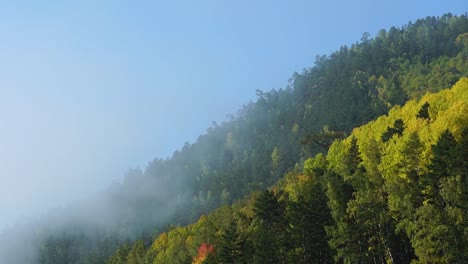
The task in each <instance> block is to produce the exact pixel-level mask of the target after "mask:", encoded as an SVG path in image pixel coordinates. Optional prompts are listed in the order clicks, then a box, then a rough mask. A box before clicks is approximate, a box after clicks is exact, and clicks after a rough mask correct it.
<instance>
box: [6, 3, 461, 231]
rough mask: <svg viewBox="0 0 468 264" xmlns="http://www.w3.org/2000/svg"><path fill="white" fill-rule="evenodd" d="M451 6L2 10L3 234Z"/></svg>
mask: <svg viewBox="0 0 468 264" xmlns="http://www.w3.org/2000/svg"><path fill="white" fill-rule="evenodd" d="M466 7H467V6H466V2H465V1H462V0H446V1H427V0H426V1H420V0H416V1H400V0H398V1H387V2H382V1H370V0H366V1H357V0H356V1H336V0H331V1H298V0H288V1H252V0H251V1H243V0H241V1H220V0H217V1H214V0H213V1H203V0H200V1H96V0H93V1H29V2H28V1H1V2H0V62H1V63H0V180H1V184H0V215H1V216H2V217H1V218H2V219H1V220H0V227H1V226H2V225H3V226H4V225H5V224H11V223H13V222H14V221H15V220H16V219H17V218H18V217H21V216H30V215H37V214H40V213H43V212H45V211H46V210H48V209H49V208H52V207H57V206H61V205H64V204H67V203H69V202H71V201H74V200H77V199H83V198H85V197H86V196H89V195H90V194H92V193H95V192H97V191H99V190H102V189H105V188H106V187H107V186H108V185H109V184H110V183H111V182H112V181H118V180H120V179H121V178H122V176H123V175H124V173H125V171H126V170H127V169H128V168H133V167H141V168H144V167H145V166H146V164H147V163H148V162H149V161H150V160H152V159H153V158H155V157H167V156H170V155H171V154H172V153H173V151H174V150H176V149H178V148H180V147H181V146H182V145H183V144H184V142H186V141H189V142H194V141H195V140H196V138H197V137H198V135H200V134H201V133H204V132H205V131H206V129H207V128H208V127H209V126H210V125H211V123H212V121H218V122H221V121H223V120H225V116H226V115H227V114H235V113H236V111H237V110H238V109H239V108H240V107H241V106H242V105H243V104H245V103H248V102H249V101H251V100H255V90H256V89H261V90H270V89H273V88H275V89H278V88H284V87H285V86H286V85H287V81H288V79H289V77H291V76H292V74H293V73H294V72H295V71H298V72H301V71H302V69H303V68H307V67H311V66H313V61H314V58H315V56H316V55H322V54H329V53H331V52H333V51H334V50H336V49H338V48H339V47H340V46H341V45H345V44H347V45H349V44H352V43H354V42H356V41H358V40H359V39H360V38H361V36H362V33H363V32H369V33H371V35H375V34H376V33H377V32H378V30H379V29H382V28H385V29H388V28H389V27H391V26H393V25H395V26H401V25H403V24H405V23H407V22H408V21H410V20H412V21H414V20H415V19H417V18H423V17H426V16H440V15H442V14H443V13H445V12H452V13H453V14H457V15H458V14H462V13H465V12H466V11H467V9H466Z"/></svg>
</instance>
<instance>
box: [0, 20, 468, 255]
mask: <svg viewBox="0 0 468 264" xmlns="http://www.w3.org/2000/svg"><path fill="white" fill-rule="evenodd" d="M466 32H468V19H467V17H466V16H454V15H451V14H445V15H443V16H441V17H427V18H425V19H419V20H417V21H415V22H414V23H409V24H407V25H405V26H403V27H401V28H397V27H392V28H390V29H388V30H380V31H379V32H378V33H377V34H376V36H375V37H373V38H371V37H370V35H369V34H364V35H363V37H362V39H361V41H359V42H356V43H355V44H353V45H351V46H349V47H348V46H343V47H341V48H340V49H339V50H337V51H336V52H334V53H332V54H330V55H329V56H317V57H316V60H315V65H314V66H313V67H312V68H309V69H304V71H303V72H302V73H294V74H293V76H292V77H291V79H290V85H289V86H288V87H285V88H284V89H279V90H271V91H268V92H264V91H260V90H258V91H257V96H258V99H257V101H256V102H250V103H248V104H246V105H245V106H243V107H242V108H241V109H240V110H239V111H238V113H236V115H232V116H230V117H229V120H227V121H224V122H222V123H221V124H215V125H213V126H212V127H210V128H208V129H207V132H206V133H205V134H203V135H200V136H199V138H198V139H197V141H196V142H194V143H186V144H185V145H184V146H183V147H182V148H181V149H180V150H177V151H175V152H174V154H173V155H172V157H171V158H170V159H165V160H162V159H155V160H153V161H151V162H150V163H149V164H148V166H147V167H146V168H145V169H144V170H143V171H141V170H131V171H129V173H128V174H127V175H126V177H125V180H124V181H123V182H122V183H116V184H114V185H112V186H111V187H109V189H108V190H107V191H106V192H104V193H102V194H99V195H97V196H96V197H93V198H91V199H89V200H88V201H84V202H83V203H81V204H77V205H74V206H71V207H70V208H65V209H62V210H57V211H55V212H51V214H50V216H49V217H47V218H45V219H43V220H41V221H38V223H36V224H34V225H33V228H32V229H31V230H30V231H28V232H26V235H25V236H24V239H26V240H25V242H24V243H22V242H20V243H18V247H17V249H6V248H2V249H0V251H2V250H7V251H6V252H5V253H4V252H2V253H4V254H0V262H2V263H3V262H5V261H6V263H104V262H106V261H107V263H187V262H188V263H190V262H191V261H193V262H194V263H195V261H198V262H197V263H219V262H221V263H265V261H266V259H268V260H272V259H275V262H276V263H314V262H315V261H317V260H319V261H318V262H322V263H332V262H334V261H336V262H340V263H341V262H343V263H358V262H362V263H367V262H374V261H376V262H381V263H383V262H388V263H392V262H393V263H409V261H411V260H417V261H419V262H420V263H425V262H440V263H454V262H456V261H457V260H459V259H465V260H466V256H465V255H463V254H464V253H463V250H462V249H463V247H464V246H466V240H463V239H464V238H466V232H467V231H466V230H465V229H464V228H466V227H464V226H463V225H462V224H463V223H465V224H466V207H464V206H466V205H465V204H464V203H465V202H466V200H467V199H466V196H464V195H465V189H463V188H466V175H465V174H466V173H465V172H466V168H465V167H466V166H465V165H466V164H465V163H466V160H463V159H460V158H457V157H466V155H465V154H466V153H463V151H465V152H466V149H467V148H464V147H463V146H465V145H466V132H463V131H465V130H464V127H466V125H467V122H466V121H467V119H466V114H465V115H462V114H460V115H457V113H467V112H468V111H467V110H468V109H467V108H466V102H467V101H468V99H467V97H466V93H464V90H465V91H466V90H467V89H468V86H467V84H466V79H463V80H462V81H460V82H459V83H458V84H457V85H456V89H455V88H454V89H452V90H450V91H451V92H449V91H446V90H444V91H443V92H441V93H440V94H437V95H426V96H425V94H426V93H428V92H432V93H435V92H439V91H442V90H443V89H446V88H449V87H451V86H453V85H454V84H455V83H456V82H457V81H459V80H460V79H461V78H462V77H467V76H468V62H467V61H468V60H467V57H468V46H467V44H466V41H465V40H466V34H465V33H466ZM450 93H452V94H450ZM421 98H423V100H422V101H415V100H418V99H421ZM456 98H458V101H455V99H456ZM408 100H413V101H410V102H409V104H408V105H407V106H405V107H404V108H401V107H400V106H401V105H403V104H405V103H406V102H408ZM463 100H464V101H463ZM426 103H427V104H426ZM390 109H392V110H390ZM389 110H390V113H389V115H388V116H384V117H380V118H379V119H377V121H372V122H371V123H370V124H369V125H366V126H364V127H362V128H359V129H356V130H355V131H354V133H353V134H352V136H350V137H346V136H347V135H350V134H351V132H352V131H353V128H355V127H358V126H361V125H363V124H366V123H368V122H370V121H371V120H374V119H376V118H377V117H379V116H381V115H383V114H386V113H387V112H388V111H389ZM444 115H445V116H446V117H444ZM448 117H450V118H452V119H449V118H448ZM442 121H444V122H442ZM446 129H448V130H447V131H446V132H442V131H445V130H446ZM363 131H365V132H363ZM421 131H422V132H421ZM439 137H440V139H439ZM343 138H346V139H343ZM335 139H342V140H339V141H336V142H335V143H333V144H332V142H333V141H334V140H335ZM330 145H331V147H330ZM431 146H432V147H431ZM329 147H330V149H329V150H328V148H329ZM327 153H328V155H326V154H327ZM460 155H461V156H460ZM312 157H315V158H312ZM464 170H465V171H464ZM464 173H465V174H464ZM397 176H398V177H397ZM272 186H275V187H273V188H271V187H272ZM268 188H269V189H268ZM459 189H460V190H461V191H458V190H459ZM265 190H266V191H265ZM252 193H253V194H252ZM251 194H252V195H251ZM403 198H404V199H403ZM231 205H232V206H231ZM413 216H414V217H415V219H414V218H412V217H413ZM192 223H195V224H192ZM188 224H192V225H189V226H186V227H178V226H184V225H188ZM18 229H21V230H24V229H23V228H18ZM12 231H14V230H12ZM9 234H11V235H10V236H14V232H11V233H7V234H6V236H7V238H6V239H8V235H9ZM445 234H448V235H445ZM440 236H445V237H444V239H443V240H435V241H434V240H433V239H430V238H431V237H432V238H433V237H440ZM21 237H22V236H21ZM21 237H20V239H19V241H21V240H22V239H21ZM31 241H32V242H31ZM134 241H138V242H134ZM203 243H205V244H203ZM30 244H33V245H32V246H31V248H33V247H34V249H35V250H34V251H33V252H34V254H33V253H31V255H29V254H8V253H9V252H21V251H22V248H21V246H22V245H25V246H26V245H30ZM15 248H16V247H15ZM25 251H28V252H29V250H27V248H26V249H25ZM439 251H443V252H439ZM4 256H7V257H8V259H5V257H4ZM30 256H32V257H30ZM203 261H205V262H203ZM210 261H211V262H210ZM460 263H461V262H460Z"/></svg>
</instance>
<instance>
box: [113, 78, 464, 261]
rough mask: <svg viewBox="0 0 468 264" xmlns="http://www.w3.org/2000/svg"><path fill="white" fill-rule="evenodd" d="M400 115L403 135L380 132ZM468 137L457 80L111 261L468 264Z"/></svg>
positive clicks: (119, 254) (397, 108)
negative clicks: (268, 183) (265, 186)
mask: <svg viewBox="0 0 468 264" xmlns="http://www.w3.org/2000/svg"><path fill="white" fill-rule="evenodd" d="M425 105H428V107H425ZM421 109H423V111H421ZM424 109H426V110H428V111H425V110H424ZM424 112H425V113H428V114H427V115H426V114H421V113H424ZM397 120H400V121H402V123H403V124H404V125H403V129H402V131H401V133H399V132H397V133H395V134H393V135H392V136H391V137H390V138H386V137H385V136H383V135H385V133H387V131H389V129H390V130H391V128H395V123H399V122H400V121H397ZM467 143H468V78H463V79H461V80H460V81H459V82H458V83H457V84H456V85H454V87H453V88H452V89H450V90H444V91H441V92H439V93H436V94H428V95H426V96H424V97H423V98H422V99H421V100H419V101H415V100H412V101H409V102H408V103H407V104H406V105H405V106H403V107H394V108H393V109H391V111H390V112H389V114H388V116H382V117H379V118H378V119H377V120H375V121H372V122H370V123H368V124H366V125H365V126H361V127H359V128H356V129H354V130H353V133H352V134H351V135H350V136H349V137H348V138H346V139H344V140H338V141H335V142H334V143H333V145H332V146H331V147H330V151H329V152H328V154H327V155H326V156H323V155H322V154H318V155H317V156H316V157H315V158H311V159H308V160H307V161H306V162H305V166H304V171H303V172H294V173H289V174H287V175H286V176H285V178H283V179H282V180H281V181H280V182H279V183H278V185H277V186H275V187H273V188H271V189H270V190H267V191H265V192H263V193H256V194H254V195H252V196H250V197H248V198H246V199H244V200H242V201H240V202H237V203H236V204H234V205H233V206H231V207H228V206H224V207H221V208H218V209H216V210H215V211H214V212H212V213H210V214H209V215H206V216H205V215H203V216H202V217H201V218H200V219H199V220H198V221H197V222H196V223H195V224H192V225H189V226H186V227H178V228H172V229H171V230H169V231H167V232H164V233H162V234H161V235H160V236H158V237H157V238H156V239H155V240H154V241H153V242H152V244H151V245H150V247H149V248H148V249H146V250H145V248H144V247H143V244H142V243H141V242H137V243H136V244H134V245H133V246H130V247H124V248H121V249H120V250H119V251H118V253H117V254H115V255H114V256H112V257H111V258H110V260H109V261H108V262H107V263H109V264H118V263H138V262H133V261H136V260H137V259H142V260H145V261H146V262H145V263H190V261H192V263H310V262H311V261H313V262H320V263H332V262H334V261H335V262H340V263H341V262H344V263H376V262H378V263H410V262H411V263H466V262H467V261H468V254H467V252H466V250H465V249H466V247H467V246H468V236H467V235H466V234H467V233H468V226H467V225H466V223H468V199H467V198H468V162H467V157H468V156H467V155H466V154H467V153H466V152H467V148H466V147H467ZM137 249H138V251H137ZM123 251H126V253H127V254H122V252H123Z"/></svg>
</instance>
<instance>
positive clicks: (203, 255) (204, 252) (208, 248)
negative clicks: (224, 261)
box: [192, 242, 214, 264]
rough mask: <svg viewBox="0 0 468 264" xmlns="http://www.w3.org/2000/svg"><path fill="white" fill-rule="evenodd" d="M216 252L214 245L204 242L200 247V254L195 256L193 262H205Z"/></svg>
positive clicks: (200, 263) (198, 263)
mask: <svg viewBox="0 0 468 264" xmlns="http://www.w3.org/2000/svg"><path fill="white" fill-rule="evenodd" d="M213 253H214V247H213V245H210V244H208V243H205V242H203V243H202V244H201V245H200V247H199V248H198V254H197V255H196V256H195V257H194V258H193V260H192V264H203V263H204V262H205V260H206V259H207V258H208V257H209V256H210V255H211V254H213Z"/></svg>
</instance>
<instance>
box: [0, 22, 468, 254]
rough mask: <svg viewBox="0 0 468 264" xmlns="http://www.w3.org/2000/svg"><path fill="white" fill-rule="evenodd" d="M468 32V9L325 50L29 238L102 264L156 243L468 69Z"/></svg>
mask: <svg viewBox="0 0 468 264" xmlns="http://www.w3.org/2000/svg"><path fill="white" fill-rule="evenodd" d="M466 32H468V19H467V17H466V16H453V15H451V14H446V15H443V16H442V17H437V18H436V17H427V18H426V19H420V20H417V21H416V22H415V23H409V24H408V25H405V26H403V27H401V28H396V27H392V28H390V29H389V30H388V31H386V30H381V31H379V33H378V34H377V35H376V37H374V38H370V37H369V35H367V34H364V35H363V38H362V39H361V41H360V42H358V43H356V44H353V45H352V46H350V47H347V46H344V47H341V48H340V49H339V50H338V51H336V52H334V53H332V54H331V55H330V56H318V57H317V59H316V61H315V66H314V67H312V68H310V69H306V70H304V72H302V73H300V74H299V73H295V74H294V75H293V76H292V78H291V80H290V85H289V86H288V87H286V88H285V89H280V90H278V91H276V90H272V91H269V92H263V91H257V95H258V100H257V101H256V102H255V103H253V102H251V103H249V104H247V105H245V106H244V107H242V108H241V109H240V110H239V112H238V113H237V114H236V115H235V116H234V115H233V116H231V117H230V119H229V120H228V121H226V122H223V123H221V124H215V125H213V126H212V127H210V128H208V130H207V133H206V134H204V135H201V136H200V137H199V138H198V140H197V141H196V142H194V143H193V144H188V143H187V144H186V145H184V147H183V148H182V149H181V150H179V151H176V152H175V153H174V154H173V156H172V157H171V158H170V159H167V160H161V159H155V160H153V161H151V162H150V163H149V164H148V166H147V168H146V169H145V170H144V171H141V170H132V171H130V172H129V173H128V175H127V177H126V178H125V180H124V182H122V183H119V184H115V185H113V186H111V187H110V188H109V190H108V191H107V192H105V193H103V194H100V195H98V196H97V197H95V198H93V199H90V201H87V202H84V203H83V204H80V205H76V206H74V207H73V208H69V209H65V210H64V211H57V212H53V213H51V215H50V216H49V217H47V218H46V219H44V220H43V221H42V223H39V224H37V227H36V228H35V229H36V230H37V231H36V232H34V234H31V236H32V238H31V237H28V235H26V236H25V238H24V239H25V240H26V241H28V243H23V244H28V245H29V244H30V243H29V241H33V242H34V243H37V244H38V246H37V248H38V249H39V251H38V252H36V253H37V254H36V256H37V258H38V259H39V260H38V262H39V263H102V262H103V261H104V260H105V259H106V258H107V257H108V256H109V255H110V254H112V252H114V251H115V249H116V247H117V245H120V244H122V243H124V242H125V241H128V240H135V239H143V240H144V241H145V242H146V243H150V241H151V240H152V239H151V238H152V237H153V236H155V235H157V234H159V233H160V232H161V231H164V230H166V229H167V228H166V227H167V225H168V224H175V225H177V224H181V225H184V224H189V223H193V222H194V221H196V219H198V218H199V216H200V215H201V214H203V213H208V212H211V211H212V210H214V209H215V208H217V207H219V206H221V205H226V204H231V203H232V202H234V201H237V200H238V199H241V198H242V197H244V196H245V195H248V194H250V193H251V192H254V191H259V190H264V189H265V188H267V187H269V186H271V185H273V184H275V183H276V182H277V181H278V180H279V179H281V178H282V177H283V175H284V174H285V173H286V172H288V171H291V170H294V169H295V168H296V169H298V170H300V169H301V167H303V164H304V161H305V160H307V159H308V158H310V157H312V156H314V155H315V154H317V153H320V152H323V153H325V152H326V150H327V148H328V147H329V145H330V144H331V142H332V140H333V139H335V138H342V137H343V136H345V135H346V134H348V133H350V132H351V131H352V129H353V128H354V127H356V126H359V125H363V124H365V123H366V122H369V121H370V120H372V119H374V118H376V117H378V116H380V115H382V114H384V113H386V112H387V111H388V109H390V108H391V107H392V106H394V105H401V104H403V103H404V102H406V101H407V100H408V99H415V98H420V97H421V96H422V95H424V94H425V93H426V92H428V91H431V92H435V91H440V90H442V89H444V88H447V87H450V86H451V85H453V84H454V83H455V82H456V81H457V80H459V78H461V77H464V76H468V60H467V57H468V47H467V46H466V42H465V41H464V40H465V38H463V36H464V35H462V34H463V33H466ZM458 39H460V40H458ZM390 132H391V131H390ZM346 188H347V187H346ZM320 197H321V196H320V195H318V198H317V199H318V200H321V199H322V198H323V197H322V198H320ZM270 200H271V201H273V200H274V199H273V200H272V199H270ZM317 202H319V201H317ZM298 206H299V205H298ZM311 214H312V215H313V213H311ZM324 214H326V209H325V208H324ZM311 217H312V216H311ZM313 217H316V216H313ZM324 221H325V222H326V221H331V218H330V219H328V220H326V219H325V220H324ZM50 223H54V224H53V225H51V224H50ZM12 236H15V235H14V232H13V234H12ZM0 239H2V238H0ZM4 240H5V241H8V237H6V238H5V239H4ZM278 243H280V241H279V242H278ZM310 243H313V241H312V242H310ZM140 248H141V247H140V246H138V250H140ZM135 250H137V249H135ZM18 251H21V248H19V249H18ZM124 251H125V250H124ZM3 255H4V254H0V256H3ZM5 255H7V256H9V257H11V256H12V254H5ZM13 255H14V254H13ZM24 255H25V254H18V255H17V256H16V255H14V256H15V257H19V258H21V257H22V256H24ZM123 255H125V254H123ZM329 255H330V254H329ZM0 260H2V259H1V257H0ZM6 262H8V263H28V262H29V261H23V260H21V259H19V260H15V259H8V261H6Z"/></svg>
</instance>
